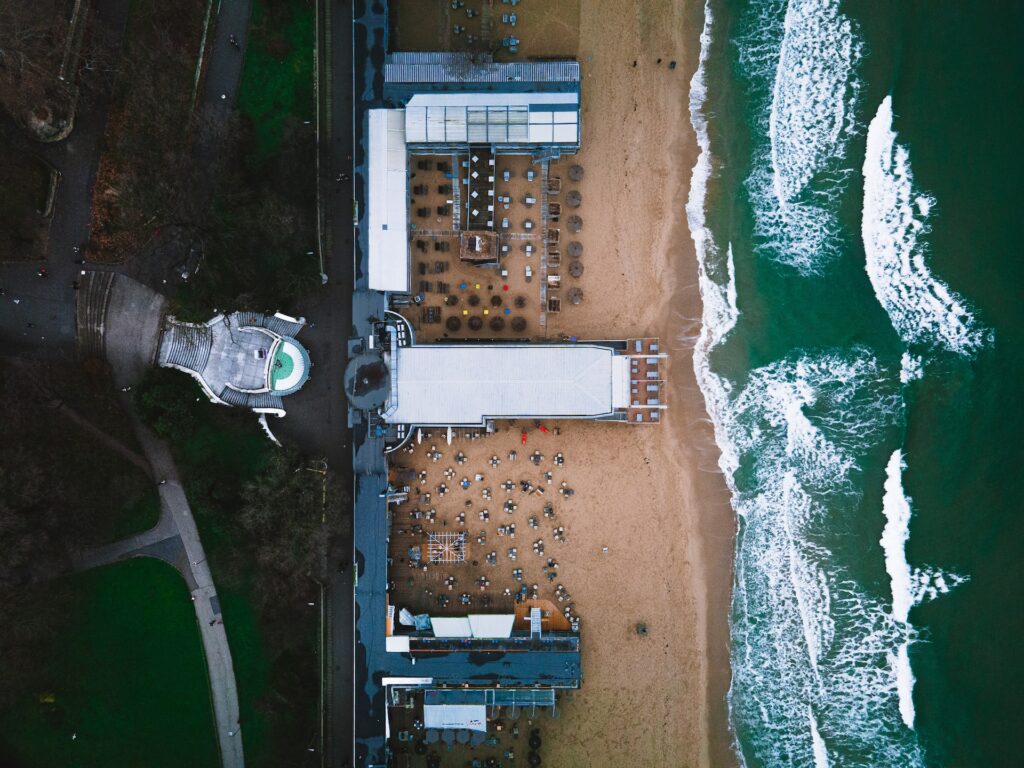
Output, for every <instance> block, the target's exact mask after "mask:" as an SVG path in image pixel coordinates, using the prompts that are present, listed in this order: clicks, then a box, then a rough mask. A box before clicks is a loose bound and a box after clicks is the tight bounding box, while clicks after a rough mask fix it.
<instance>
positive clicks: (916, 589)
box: [880, 450, 967, 728]
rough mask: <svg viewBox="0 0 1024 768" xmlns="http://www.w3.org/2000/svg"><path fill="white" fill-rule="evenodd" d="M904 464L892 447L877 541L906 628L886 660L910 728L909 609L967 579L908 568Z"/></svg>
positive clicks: (894, 607)
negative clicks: (895, 648)
mask: <svg viewBox="0 0 1024 768" xmlns="http://www.w3.org/2000/svg"><path fill="white" fill-rule="evenodd" d="M906 467H907V465H906V462H905V461H904V458H903V452H902V451H899V450H897V451H894V452H893V454H892V456H890V457H889V463H888V464H887V465H886V468H885V494H884V495H883V497H882V512H883V514H884V515H885V527H884V528H883V529H882V539H881V541H880V543H881V545H882V550H883V551H884V552H885V571H886V573H887V574H888V575H889V583H890V585H891V588H892V616H893V619H894V620H895V621H897V622H898V623H900V624H902V625H903V627H904V628H905V630H906V639H905V640H904V641H903V642H902V643H901V644H900V646H899V648H898V649H897V650H896V652H895V653H893V654H890V656H889V664H890V666H891V667H892V669H893V674H894V675H895V676H896V692H897V695H898V697H899V707H900V716H901V718H902V719H903V723H904V725H906V726H907V727H908V728H913V727H914V672H913V670H912V669H911V666H910V644H911V643H912V642H913V641H914V637H915V633H914V629H913V627H912V626H911V624H910V609H911V608H912V607H913V606H915V605H917V604H918V603H921V602H924V601H926V600H933V599H935V597H937V596H938V595H940V594H945V593H946V592H949V590H950V589H951V588H952V587H955V586H957V585H958V584H962V583H963V582H965V581H966V580H967V579H966V577H964V576H959V575H957V574H947V573H944V572H942V571H939V570H932V569H918V570H911V568H910V564H909V563H908V562H907V552H906V549H907V541H908V540H909V539H910V516H911V506H910V499H909V498H908V497H907V495H906V493H905V492H904V490H903V470H904V469H906Z"/></svg>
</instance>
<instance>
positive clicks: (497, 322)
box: [488, 315, 505, 331]
mask: <svg viewBox="0 0 1024 768" xmlns="http://www.w3.org/2000/svg"><path fill="white" fill-rule="evenodd" d="M488 325H489V326H490V327H491V330H492V331H503V330H504V329H505V318H504V317H502V316H501V315H495V316H494V317H492V318H491V321H490V322H489V323H488Z"/></svg>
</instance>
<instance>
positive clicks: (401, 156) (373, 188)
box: [367, 109, 412, 293]
mask: <svg viewBox="0 0 1024 768" xmlns="http://www.w3.org/2000/svg"><path fill="white" fill-rule="evenodd" d="M368 140H369V168H368V173H369V184H368V192H367V194H368V202H367V208H368V210H367V216H368V219H369V223H368V227H369V232H368V241H369V258H368V262H369V273H370V274H369V285H370V290H374V291H391V292H394V293H408V292H409V289H410V284H411V281H412V275H411V274H410V269H411V267H410V259H409V235H408V229H409V220H408V218H409V211H408V200H407V199H406V182H407V180H406V163H407V161H406V147H405V117H404V113H403V110H400V109H371V110H370V132H369V136H368Z"/></svg>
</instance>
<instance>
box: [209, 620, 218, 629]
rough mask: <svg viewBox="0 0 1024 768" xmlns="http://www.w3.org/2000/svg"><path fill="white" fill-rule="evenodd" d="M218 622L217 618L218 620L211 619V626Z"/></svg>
mask: <svg viewBox="0 0 1024 768" xmlns="http://www.w3.org/2000/svg"><path fill="white" fill-rule="evenodd" d="M216 623H217V620H216V619H210V626H211V627H212V626H213V625H214V624H216Z"/></svg>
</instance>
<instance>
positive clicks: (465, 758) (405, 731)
mask: <svg viewBox="0 0 1024 768" xmlns="http://www.w3.org/2000/svg"><path fill="white" fill-rule="evenodd" d="M431 693H433V692H432V691H429V690H424V689H415V688H413V689H409V688H398V689H395V690H393V691H392V692H391V695H390V700H389V702H388V720H389V726H390V730H391V733H392V736H393V738H392V740H391V747H392V752H393V754H394V761H395V762H394V765H399V766H406V765H408V766H412V765H442V764H444V765H452V766H475V767H476V768H499V767H509V766H515V765H534V764H537V757H533V758H532V760H531V755H536V756H540V755H542V754H543V750H544V731H543V726H544V724H545V723H546V722H547V721H548V720H550V719H552V718H557V717H558V715H559V712H558V709H557V707H547V706H531V705H530V704H529V703H526V704H519V703H518V702H515V703H514V704H504V703H503V704H499V705H490V704H489V705H487V706H486V708H485V711H486V730H471V729H468V728H443V729H436V728H429V727H427V722H428V715H427V714H426V712H425V709H424V707H425V705H424V702H425V700H426V699H427V698H428V697H429V696H430V695H431ZM494 693H495V692H493V691H487V692H486V694H489V695H490V696H493V694H494ZM525 693H526V694H528V693H529V691H527V692H525ZM486 694H485V693H484V692H480V695H486ZM512 694H514V692H513V691H509V692H508V695H507V698H509V699H513V696H512ZM490 696H488V698H490ZM504 698H505V697H503V699H502V700H503V701H504ZM428 706H429V705H428Z"/></svg>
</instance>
